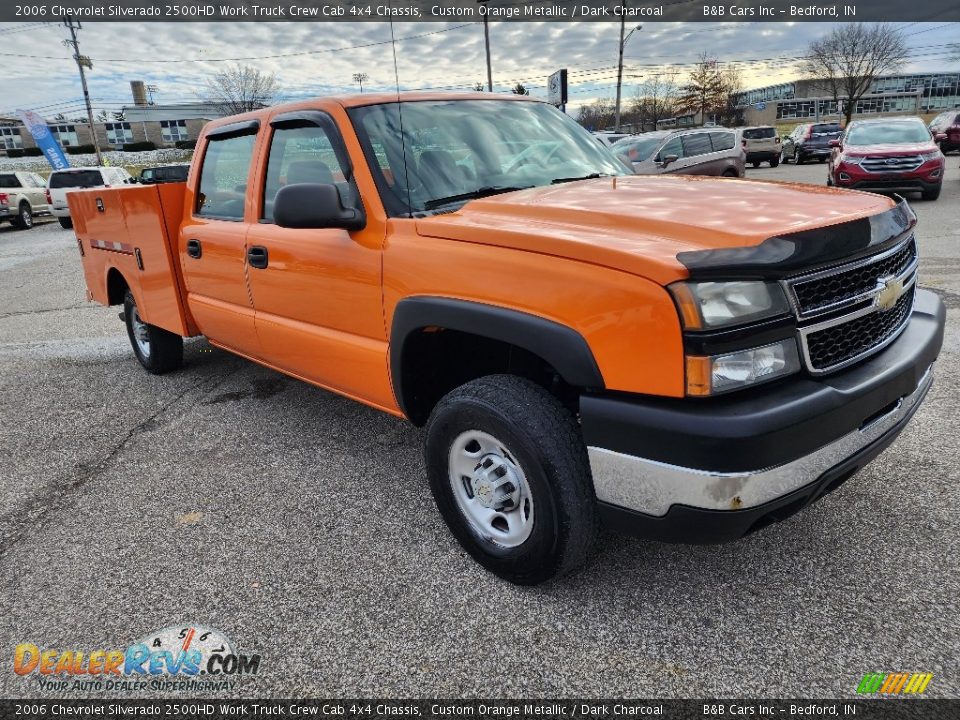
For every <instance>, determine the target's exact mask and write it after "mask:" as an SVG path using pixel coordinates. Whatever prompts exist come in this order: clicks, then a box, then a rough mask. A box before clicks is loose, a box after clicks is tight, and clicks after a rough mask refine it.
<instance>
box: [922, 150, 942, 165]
mask: <svg viewBox="0 0 960 720" xmlns="http://www.w3.org/2000/svg"><path fill="white" fill-rule="evenodd" d="M920 157H921V158H923V161H924V162H930V161H931V160H936V159H938V158H939V157H941V153H940V151H939V150H931V151H930V152H925V153H920Z"/></svg>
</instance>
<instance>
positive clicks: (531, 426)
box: [425, 375, 598, 585]
mask: <svg viewBox="0 0 960 720" xmlns="http://www.w3.org/2000/svg"><path fill="white" fill-rule="evenodd" d="M425 456H426V465H427V474H428V477H429V481H430V489H431V491H432V493H433V497H434V499H435V500H436V503H437V508H438V509H439V511H440V514H441V516H442V517H443V519H444V521H445V522H446V523H447V526H448V527H449V528H450V531H451V532H452V533H453V535H454V537H456V539H457V541H458V542H459V543H460V545H461V546H463V548H464V549H465V550H466V551H467V552H468V553H470V555H471V556H472V557H473V558H474V559H475V560H476V561H477V562H479V563H480V564H481V565H483V566H484V567H485V568H486V569H487V570H489V571H490V572H492V573H494V574H496V575H498V576H499V577H501V578H503V579H505V580H509V581H510V582H512V583H516V584H518V585H535V584H537V583H541V582H544V581H546V580H549V579H551V578H553V577H557V576H559V575H563V574H564V573H567V572H569V571H571V570H573V569H574V568H576V567H578V566H580V565H582V564H583V563H584V562H586V560H587V558H588V557H589V556H590V554H591V551H592V549H593V547H594V545H595V543H596V537H597V528H598V519H597V510H596V499H595V497H594V494H593V483H592V480H591V477H590V466H589V462H588V460H587V451H586V447H585V446H584V443H583V439H582V438H581V435H580V430H579V426H578V425H577V423H576V421H575V419H574V417H573V415H572V414H571V413H570V412H569V411H568V410H567V409H566V408H564V407H563V405H561V404H560V402H559V401H558V400H557V399H556V398H555V397H554V396H553V395H551V394H550V393H548V392H547V391H546V390H544V389H543V388H541V387H540V386H538V385H536V384H534V383H533V382H530V381H529V380H526V379H524V378H520V377H516V376H512V375H490V376H487V377H483V378H479V379H477V380H473V381H471V382H469V383H466V384H465V385H461V386H460V387H458V388H456V389H455V390H452V391H451V392H450V393H448V394H447V395H446V396H444V397H443V399H442V400H440V402H439V403H438V404H437V406H436V408H434V410H433V413H432V414H431V416H430V422H429V423H428V425H427V440H426V449H425Z"/></svg>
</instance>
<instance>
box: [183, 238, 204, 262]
mask: <svg viewBox="0 0 960 720" xmlns="http://www.w3.org/2000/svg"><path fill="white" fill-rule="evenodd" d="M187 255H189V256H190V257H192V258H199V257H200V256H201V255H203V248H202V247H200V241H199V240H187Z"/></svg>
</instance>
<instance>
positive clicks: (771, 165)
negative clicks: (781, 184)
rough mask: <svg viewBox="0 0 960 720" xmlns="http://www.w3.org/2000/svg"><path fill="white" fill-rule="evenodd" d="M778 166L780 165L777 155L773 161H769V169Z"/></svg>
mask: <svg viewBox="0 0 960 720" xmlns="http://www.w3.org/2000/svg"><path fill="white" fill-rule="evenodd" d="M779 164H780V156H779V155H777V157H775V158H774V159H773V160H771V161H770V167H772V168H775V167H776V166H777V165H779Z"/></svg>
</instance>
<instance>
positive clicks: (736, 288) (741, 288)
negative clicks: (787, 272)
mask: <svg viewBox="0 0 960 720" xmlns="http://www.w3.org/2000/svg"><path fill="white" fill-rule="evenodd" d="M670 291H671V292H672V293H673V297H674V299H675V300H676V302H677V307H678V308H679V309H680V319H681V320H682V322H683V327H684V328H685V329H687V330H710V329H713V328H718V327H724V326H726V325H736V324H739V323H745V322H751V321H753V320H761V319H763V318H766V317H772V316H774V315H782V314H784V313H786V312H787V310H788V309H789V307H788V305H787V298H786V296H785V295H784V294H783V290H782V289H781V288H780V286H779V285H777V284H776V283H768V282H761V281H759V280H742V281H735V282H682V283H674V284H673V285H671V286H670Z"/></svg>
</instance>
